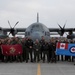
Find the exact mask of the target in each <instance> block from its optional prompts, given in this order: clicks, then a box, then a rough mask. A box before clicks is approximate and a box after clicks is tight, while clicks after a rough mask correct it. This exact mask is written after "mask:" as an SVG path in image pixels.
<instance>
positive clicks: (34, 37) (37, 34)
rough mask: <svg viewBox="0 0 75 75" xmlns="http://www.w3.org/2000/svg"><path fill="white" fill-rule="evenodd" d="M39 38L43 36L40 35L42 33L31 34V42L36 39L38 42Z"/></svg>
mask: <svg viewBox="0 0 75 75" xmlns="http://www.w3.org/2000/svg"><path fill="white" fill-rule="evenodd" d="M41 36H43V35H42V33H40V32H34V33H33V34H32V38H33V40H36V39H38V40H40V39H41Z"/></svg>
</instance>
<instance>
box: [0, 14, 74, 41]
mask: <svg viewBox="0 0 75 75" xmlns="http://www.w3.org/2000/svg"><path fill="white" fill-rule="evenodd" d="M18 23H19V21H18V22H17V23H16V24H15V25H14V27H13V28H12V27H11V25H10V22H9V21H8V24H9V26H10V28H0V33H1V34H2V35H0V38H2V37H4V38H6V37H7V32H9V35H10V34H12V36H15V35H16V34H18V33H19V32H23V33H21V34H22V35H25V37H31V38H32V40H33V41H35V39H39V40H40V39H41V37H42V36H44V38H45V39H46V40H47V41H49V40H50V35H56V33H52V32H57V33H58V34H59V35H60V36H63V34H64V32H69V34H68V35H67V38H69V39H73V38H75V35H74V34H73V31H75V28H65V25H66V23H65V24H64V26H63V27H61V26H60V25H59V24H58V26H59V28H47V27H46V26H45V25H44V24H42V23H40V22H39V14H38V13H37V22H35V23H32V24H31V25H30V26H29V27H27V28H15V26H16V25H17V24H18ZM19 35H20V34H19Z"/></svg>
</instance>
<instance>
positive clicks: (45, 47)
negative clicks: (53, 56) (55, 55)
mask: <svg viewBox="0 0 75 75" xmlns="http://www.w3.org/2000/svg"><path fill="white" fill-rule="evenodd" d="M42 49H43V62H45V58H46V56H47V62H49V44H48V42H47V41H45V43H43V45H42Z"/></svg>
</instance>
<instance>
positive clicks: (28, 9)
mask: <svg viewBox="0 0 75 75" xmlns="http://www.w3.org/2000/svg"><path fill="white" fill-rule="evenodd" d="M37 12H38V13H39V16H40V19H39V20H40V22H41V23H43V24H44V25H46V26H47V27H49V28H58V25H57V23H59V24H60V25H61V26H63V25H64V23H65V21H66V20H67V23H66V28H67V27H71V28H74V27H75V0H0V26H1V27H3V28H5V27H9V25H8V22H7V21H8V20H9V21H10V23H11V25H12V27H13V26H14V24H15V23H16V22H17V21H19V24H18V25H17V26H16V28H18V27H21V28H24V27H25V28H26V27H28V26H29V25H31V24H32V23H34V22H36V14H37Z"/></svg>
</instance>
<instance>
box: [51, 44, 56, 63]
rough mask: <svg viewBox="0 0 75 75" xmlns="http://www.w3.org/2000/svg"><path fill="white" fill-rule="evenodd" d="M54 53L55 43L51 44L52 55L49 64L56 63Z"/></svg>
mask: <svg viewBox="0 0 75 75" xmlns="http://www.w3.org/2000/svg"><path fill="white" fill-rule="evenodd" d="M55 51H56V43H51V53H52V56H51V62H55V63H56V54H55Z"/></svg>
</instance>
